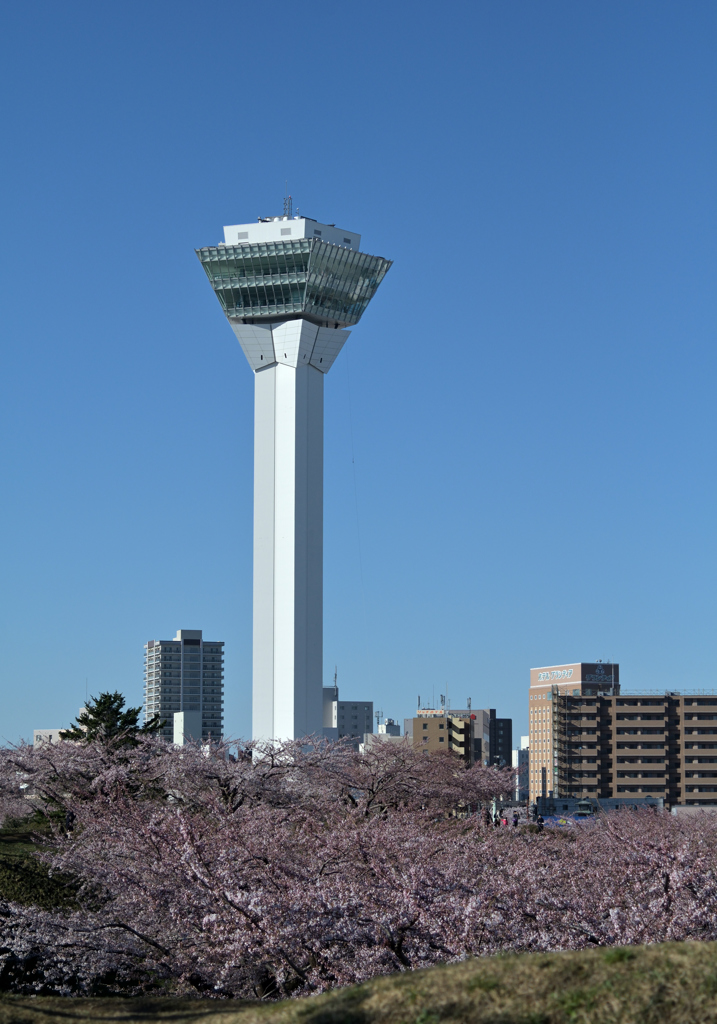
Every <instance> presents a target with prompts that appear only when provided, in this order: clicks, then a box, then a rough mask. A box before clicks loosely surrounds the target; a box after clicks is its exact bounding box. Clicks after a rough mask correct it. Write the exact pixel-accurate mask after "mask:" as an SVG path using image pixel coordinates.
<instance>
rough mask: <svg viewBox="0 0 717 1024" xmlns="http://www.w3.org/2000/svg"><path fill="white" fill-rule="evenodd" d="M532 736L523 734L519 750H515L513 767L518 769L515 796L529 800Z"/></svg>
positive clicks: (518, 798)
mask: <svg viewBox="0 0 717 1024" xmlns="http://www.w3.org/2000/svg"><path fill="white" fill-rule="evenodd" d="M529 743H530V737H529V736H521V737H520V746H519V747H518V748H517V750H513V767H514V768H515V769H517V771H516V776H515V793H514V794H513V795H514V798H515V799H516V800H527V799H528V797H529V795H530V793H529V788H530V786H529V783H530V779H529V778H528V776H529V774H530V746H529Z"/></svg>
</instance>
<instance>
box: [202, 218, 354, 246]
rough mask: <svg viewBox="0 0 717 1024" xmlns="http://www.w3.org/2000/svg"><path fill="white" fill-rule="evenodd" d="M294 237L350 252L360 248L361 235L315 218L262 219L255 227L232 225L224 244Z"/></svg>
mask: <svg viewBox="0 0 717 1024" xmlns="http://www.w3.org/2000/svg"><path fill="white" fill-rule="evenodd" d="M290 238H320V239H321V240H322V241H323V242H330V243H331V244H332V245H340V246H343V247H344V248H346V249H359V248H360V247H361V235H359V234H358V233H357V232H356V231H348V230H346V229H345V228H337V227H336V225H335V224H321V223H320V222H319V221H318V220H314V219H313V218H312V217H299V216H298V215H297V216H295V217H259V218H257V220H255V221H253V222H252V223H251V224H230V225H228V226H226V227H225V228H224V242H223V243H221V242H220V243H219V244H220V245H221V244H224V245H251V244H252V243H253V242H285V241H287V240H288V239H290Z"/></svg>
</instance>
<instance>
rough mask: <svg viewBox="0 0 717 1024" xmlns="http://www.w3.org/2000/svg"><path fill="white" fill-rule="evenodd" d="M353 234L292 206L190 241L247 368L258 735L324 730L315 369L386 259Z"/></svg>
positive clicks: (320, 377)
mask: <svg viewBox="0 0 717 1024" xmlns="http://www.w3.org/2000/svg"><path fill="white" fill-rule="evenodd" d="M289 204H290V200H289ZM285 206H286V204H285ZM360 244H361V236H360V235H357V234H356V233H355V232H353V231H344V230H343V229H341V228H337V227H336V226H335V225H334V224H321V223H319V222H318V221H315V220H312V219H311V218H310V217H299V216H298V215H297V216H294V217H292V216H291V210H290V205H289V208H288V209H285V214H284V216H283V217H267V218H259V220H258V221H255V222H254V223H252V224H235V225H233V226H231V227H225V228H224V241H223V242H220V243H219V244H218V245H216V246H208V247H207V248H204V249H197V250H196V252H197V256H198V257H199V261H200V263H201V264H202V266H203V267H204V270H205V271H206V274H207V277H208V278H209V282H210V284H211V286H212V288H213V289H214V292H215V294H216V296H217V298H218V299H219V302H220V303H221V306H222V309H223V310H224V313H225V315H226V318H227V320H228V321H229V324H230V326H231V328H232V330H233V331H234V334H235V335H236V337H237V340H238V341H239V344H240V345H241V347H242V350H243V351H244V355H245V356H246V358H247V360H248V362H249V366H250V367H251V368H252V370H253V371H254V633H253V708H252V738H253V739H255V740H286V739H297V738H299V737H301V736H307V735H310V734H314V733H317V734H319V735H321V731H322V696H323V695H322V687H323V546H324V536H323V533H324V526H323V504H324V376H325V374H327V373H328V372H329V370H330V369H331V367H332V366H333V364H334V361H335V359H336V357H337V356H338V354H339V352H340V351H341V349H342V348H343V346H344V344H345V343H346V340H347V338H348V336H349V334H350V333H351V332H350V331H347V330H346V329H345V328H347V327H351V326H353V325H354V324H357V323H358V322H359V320H360V319H361V316H362V314H363V313H364V311H365V309H366V307H367V306H368V304H369V302H370V301H371V299H372V298H373V296H374V294H375V293H376V289H377V288H378V286H379V284H380V283H381V281H382V280H383V278H384V276H385V275H386V273H387V271H388V269H389V268H390V266H391V261H390V260H386V259H383V258H382V257H380V256H369V255H367V254H366V253H363V252H361V251H360Z"/></svg>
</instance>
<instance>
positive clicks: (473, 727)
mask: <svg viewBox="0 0 717 1024" xmlns="http://www.w3.org/2000/svg"><path fill="white" fill-rule="evenodd" d="M490 722H491V716H490V711H488V710H481V709H479V710H476V711H473V710H472V709H471V708H467V709H466V710H462V711H452V710H447V709H446V708H444V707H441V708H419V709H418V711H417V713H416V717H415V718H405V719H404V720H403V731H404V733H405V735H406V736H408V737H409V738H410V740H411V742H412V744H413V746H414V747H416V748H418V749H419V750H423V751H425V753H427V754H432V753H436V752H438V751H441V750H450V751H452V752H453V753H454V754H458V756H459V757H462V758H463V759H464V760H465V762H466V763H467V764H475V763H476V762H477V763H479V764H480V763H481V761H487V760H488V758H489V756H490V735H491V734H490Z"/></svg>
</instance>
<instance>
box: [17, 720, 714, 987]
mask: <svg viewBox="0 0 717 1024" xmlns="http://www.w3.org/2000/svg"><path fill="white" fill-rule="evenodd" d="M21 780H22V781H21ZM20 784H22V785H24V786H26V787H28V788H27V789H26V790H25V792H28V793H30V794H31V795H30V798H29V799H28V800H26V803H27V804H28V805H29V806H31V807H32V808H33V809H34V810H40V811H41V812H42V813H46V814H47V816H48V820H51V821H56V822H58V824H57V827H56V828H55V839H54V842H53V846H52V850H51V852H50V853H48V854H47V856H48V858H49V862H50V864H51V867H52V870H53V871H62V872H66V873H68V874H70V875H72V876H74V877H75V878H76V879H77V880H78V881H79V883H80V891H79V895H78V897H77V909H76V910H73V911H71V912H67V911H64V912H59V911H58V912H57V913H53V912H50V911H39V910H38V909H37V908H33V907H27V906H19V905H10V904H5V905H2V904H0V932H1V933H2V934H1V936H0V939H1V945H2V948H3V949H4V950H5V953H4V954H0V957H2V956H4V957H5V967H4V968H3V969H2V973H0V987H2V985H3V984H4V985H5V987H10V988H14V989H15V990H17V991H20V990H26V991H31V990H32V991H66V992H70V991H73V992H75V991H77V992H97V991H100V992H105V991H106V992H111V991H135V992H147V991H172V992H194V993H198V994H211V995H214V996H245V997H246V996H250V997H260V998H277V997H282V996H286V995H294V994H305V993H310V992H317V991H322V990H324V989H327V988H330V987H332V986H336V985H346V984H350V983H354V982H357V981H361V980H363V979H366V978H369V977H373V976H375V975H378V974H384V973H389V972H392V971H404V970H411V969H414V968H417V967H424V966H428V965H430V964H435V963H442V962H450V961H455V960H459V959H461V958H464V957H467V956H480V955H490V954H495V953H498V952H507V951H531V950H535V951H537V950H554V949H568V948H569V949H579V948H583V947H586V946H590V945H612V944H616V943H617V944H626V943H644V942H656V941H666V940H681V939H708V938H709V939H714V938H717V917H716V913H715V912H716V910H717V893H716V891H715V885H716V883H715V879H716V878H717V870H716V869H717V842H716V840H717V826H716V825H715V824H714V823H713V819H712V818H709V817H708V816H706V815H702V816H698V817H697V818H694V819H690V820H687V821H685V820H682V819H677V818H674V817H672V816H670V815H668V814H664V813H655V812H650V811H646V812H617V813H614V814H609V815H605V816H601V817H600V818H599V819H598V820H597V821H593V822H590V823H589V824H585V825H576V826H575V827H574V828H571V829H564V830H551V829H546V831H545V832H544V833H542V834H537V833H536V832H534V831H531V829H529V828H519V829H514V828H512V827H511V828H493V827H490V828H487V827H485V825H484V824H483V819H482V816H481V815H480V814H477V813H474V812H475V810H476V808H477V807H478V806H479V805H481V804H485V803H486V802H487V801H489V800H491V799H492V798H493V797H496V796H500V795H502V794H508V793H510V792H511V791H512V788H513V786H514V777H513V773H512V772H511V771H508V770H503V771H496V770H494V769H492V768H486V767H484V766H476V767H473V768H466V767H465V766H464V765H463V764H462V762H460V761H459V760H458V759H457V758H455V757H453V756H452V755H430V756H429V755H423V754H422V753H421V752H420V751H415V750H414V749H413V748H412V747H411V746H410V744H408V743H406V744H385V745H376V746H374V747H373V748H372V749H371V750H370V752H368V753H366V754H358V753H357V752H355V751H353V750H351V749H350V748H349V747H347V746H346V745H344V744H341V743H339V744H326V743H324V742H319V741H316V740H311V739H309V740H306V741H302V742H293V743H286V744H280V745H276V746H270V745H253V744H231V745H219V746H212V747H211V748H209V749H201V748H200V747H196V746H192V745H191V744H190V745H186V746H184V747H181V748H173V747H171V746H168V745H166V744H164V743H163V742H162V741H161V740H157V739H154V738H151V737H143V738H139V741H138V743H137V746H136V747H124V748H123V747H119V748H116V749H112V750H110V749H108V748H107V746H106V745H105V746H103V745H102V744H99V743H84V744H73V743H63V744H59V745H56V746H53V747H42V748H39V749H38V750H33V749H32V748H27V747H20V748H16V749H14V750H6V751H2V752H0V794H2V799H3V800H10V801H14V803H13V807H16V805H17V799H18V786H19V785H20ZM13 787H14V789H13ZM68 812H69V813H70V815H71V821H72V825H71V827H70V828H66V827H64V826H63V824H62V821H64V820H66V816H67V814H68ZM63 813H64V815H65V818H63V817H62V815H63ZM13 972H14V973H13ZM3 978H4V979H5V981H3Z"/></svg>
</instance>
